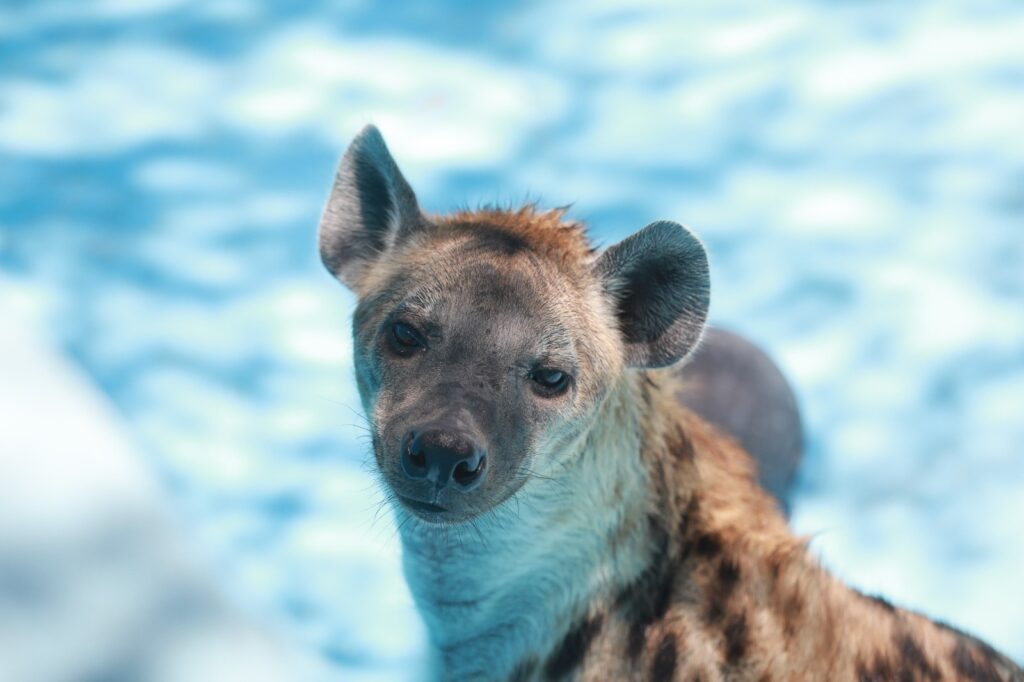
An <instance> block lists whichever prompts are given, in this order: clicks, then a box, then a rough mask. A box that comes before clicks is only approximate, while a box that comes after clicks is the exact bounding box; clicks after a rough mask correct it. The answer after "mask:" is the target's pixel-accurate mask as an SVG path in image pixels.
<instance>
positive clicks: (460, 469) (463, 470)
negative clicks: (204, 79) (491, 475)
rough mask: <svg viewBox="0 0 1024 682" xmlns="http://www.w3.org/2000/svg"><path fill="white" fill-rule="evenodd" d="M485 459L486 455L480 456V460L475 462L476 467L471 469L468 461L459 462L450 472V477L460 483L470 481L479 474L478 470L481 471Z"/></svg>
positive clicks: (464, 483) (463, 483)
mask: <svg viewBox="0 0 1024 682" xmlns="http://www.w3.org/2000/svg"><path fill="white" fill-rule="evenodd" d="M486 461H487V458H486V457H481V458H480V461H479V462H477V464H476V468H475V469H472V470H470V468H469V462H468V461H462V462H459V464H458V466H456V467H455V471H453V472H452V478H454V479H455V482H456V483H459V484H461V485H466V484H468V483H472V482H473V480H475V479H476V478H477V477H478V476H479V475H480V472H481V471H483V469H484V462H486Z"/></svg>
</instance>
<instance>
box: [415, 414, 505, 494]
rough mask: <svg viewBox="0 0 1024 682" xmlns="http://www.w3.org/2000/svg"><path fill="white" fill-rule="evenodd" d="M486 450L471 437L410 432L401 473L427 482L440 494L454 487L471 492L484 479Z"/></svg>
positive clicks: (441, 431)
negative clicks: (445, 489) (443, 489)
mask: <svg viewBox="0 0 1024 682" xmlns="http://www.w3.org/2000/svg"><path fill="white" fill-rule="evenodd" d="M486 459H487V458H486V457H485V456H484V451H483V448H481V447H480V446H479V445H477V444H476V443H475V442H474V441H473V439H472V438H471V437H469V435H467V434H465V433H462V432H460V431H455V430H448V429H437V428H434V429H430V428H428V429H424V430H420V431H410V432H409V433H408V434H407V435H406V436H405V440H404V441H403V442H402V470H403V471H405V474H406V476H408V477H409V478H416V479H420V478H425V479H427V480H428V481H432V482H433V483H434V485H435V486H437V488H438V490H440V489H441V488H444V487H446V486H451V487H453V488H456V489H457V490H461V491H463V492H469V491H470V490H472V489H473V488H475V487H477V486H478V485H480V482H481V481H483V479H484V468H485V467H484V465H485V463H486Z"/></svg>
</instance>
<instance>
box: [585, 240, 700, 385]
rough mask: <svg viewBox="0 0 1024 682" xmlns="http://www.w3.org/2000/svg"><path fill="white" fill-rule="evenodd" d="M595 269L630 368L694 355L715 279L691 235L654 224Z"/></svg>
mask: <svg viewBox="0 0 1024 682" xmlns="http://www.w3.org/2000/svg"><path fill="white" fill-rule="evenodd" d="M595 267H596V271H597V274H598V276H599V277H600V279H601V281H602V284H603V286H604V289H605V292H606V295H608V296H609V297H610V298H611V301H612V303H613V305H614V309H615V314H616V318H617V320H618V325H619V330H620V332H621V333H622V340H623V343H624V344H625V348H626V363H627V364H628V365H629V366H630V367H636V368H655V367H666V366H668V365H672V364H674V363H676V362H679V361H680V360H682V359H683V358H685V357H686V356H687V355H688V354H689V353H690V351H692V350H693V348H694V347H695V346H696V345H697V343H698V342H699V340H700V337H701V334H702V333H703V331H704V325H705V323H706V321H707V315H708V305H709V303H710V276H709V272H708V259H707V253H706V252H705V250H704V245H703V244H701V242H700V240H699V239H698V238H697V237H696V236H695V235H694V234H693V233H692V232H690V231H689V230H687V229H686V228H685V227H683V226H682V225H680V224H679V223H675V222H672V221H668V220H662V221H658V222H654V223H651V224H650V225H648V226H647V227H645V228H643V229H642V230H640V231H639V232H637V233H636V234H634V235H632V236H630V237H627V238H626V239H624V240H622V241H621V242H619V243H618V244H615V245H614V246H611V247H609V248H608V249H607V250H606V251H605V252H604V253H602V254H601V256H600V257H599V258H598V260H597V263H596V266H595Z"/></svg>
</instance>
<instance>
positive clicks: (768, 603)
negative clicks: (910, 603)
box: [435, 207, 1024, 681]
mask: <svg viewBox="0 0 1024 682" xmlns="http://www.w3.org/2000/svg"><path fill="white" fill-rule="evenodd" d="M561 219H562V213H561V212H559V211H554V212H548V213H539V212H536V211H535V210H533V208H532V207H527V208H524V209H521V210H519V211H516V212H507V211H496V210H488V211H483V212H462V213H458V214H455V215H454V216H452V217H450V218H446V219H441V220H438V221H437V222H436V223H435V224H436V225H437V228H436V229H437V230H439V231H441V232H443V233H446V234H445V235H444V236H445V237H450V236H457V235H458V234H459V233H460V232H462V231H464V230H467V231H470V232H471V233H472V235H473V237H474V238H478V237H479V235H480V230H481V229H482V230H491V231H495V232H496V233H498V234H499V235H501V236H503V237H508V238H509V239H508V240H507V241H504V242H501V243H499V244H498V246H499V247H500V246H501V244H502V243H503V244H504V246H505V247H507V248H506V251H507V253H506V255H510V254H511V252H513V251H515V250H517V248H518V247H522V248H526V249H528V250H529V251H531V252H532V253H535V254H539V255H541V256H542V257H543V258H545V259H546V260H547V261H548V262H549V263H550V264H551V265H554V266H555V267H557V269H558V270H559V271H560V274H562V275H564V276H566V277H567V278H578V279H577V281H579V279H583V277H582V275H583V273H585V272H586V269H587V267H588V266H589V263H590V261H591V258H592V254H593V251H592V249H591V248H590V246H589V244H588V243H587V241H586V238H585V235H584V233H583V231H582V228H581V227H580V226H579V225H577V224H568V225H566V224H563V223H562V222H561ZM435 236H437V235H435ZM498 251H499V252H500V251H502V248H498ZM599 345H600V344H599ZM625 382H626V383H627V384H630V385H627V386H626V388H625V389H624V390H627V391H633V392H634V393H635V395H636V396H637V399H638V400H640V401H641V402H642V405H643V410H642V414H643V415H644V416H643V420H644V421H643V423H641V424H638V425H636V426H638V427H639V428H641V429H642V432H643V434H644V436H643V448H642V453H641V458H642V461H643V466H645V467H646V468H647V470H648V474H649V476H648V480H649V491H648V495H649V505H648V516H647V518H646V519H645V520H643V524H644V525H645V526H646V530H645V532H646V533H647V538H648V543H647V547H648V549H649V551H650V557H649V559H648V563H647V568H646V569H644V570H643V571H642V572H641V573H640V574H639V575H636V576H629V577H628V578H627V577H624V578H623V579H622V580H621V581H619V584H618V585H615V586H614V587H610V589H609V591H608V593H607V594H599V595H595V597H594V599H593V601H592V603H591V604H590V606H589V611H588V612H587V613H586V614H584V615H583V616H582V617H581V618H580V619H579V620H578V621H577V622H574V623H570V624H568V625H567V627H566V630H565V632H564V633H563V635H562V638H561V640H559V641H558V642H554V643H553V646H552V650H551V651H550V652H547V653H546V655H545V656H544V657H543V658H542V659H541V660H540V662H538V661H537V660H535V659H530V660H525V661H523V662H522V664H521V666H520V667H519V668H518V669H517V672H516V675H515V679H533V678H538V679H557V678H561V677H563V676H568V677H572V676H575V677H576V678H577V679H580V680H608V679H657V680H706V681H711V680H725V679H729V680H812V679H813V680H952V679H977V680H987V679H993V680H1021V679H1024V676H1022V674H1021V672H1020V670H1019V669H1018V668H1016V666H1014V665H1013V663H1012V662H1010V661H1009V660H1008V659H1006V658H1004V657H1002V656H1001V655H999V654H997V653H996V652H994V651H993V650H992V649H991V648H989V647H987V646H986V645H984V644H982V643H980V642H978V641H977V640H974V639H973V638H970V637H968V636H965V635H963V634H961V633H959V632H957V631H955V630H953V629H950V628H947V627H944V626H942V625H939V624H936V623H933V622H932V621H929V620H928V619H926V618H924V617H922V616H920V615H917V614H915V613H911V612H909V611H905V610H903V609H899V608H895V607H893V606H892V605H890V604H888V603H887V602H885V601H884V600H879V599H873V598H868V597H865V596H864V595H861V594H860V593H858V592H856V591H855V590H852V589H850V588H847V587H845V586H844V585H842V584H841V583H839V582H838V581H836V580H835V579H834V578H832V577H831V576H830V575H829V574H828V573H827V572H826V571H825V570H824V569H822V568H821V566H820V565H819V564H818V562H817V561H815V560H814V559H813V557H812V556H811V555H810V553H809V552H808V549H807V545H806V541H805V540H802V539H799V538H796V537H794V536H793V535H792V534H791V533H790V531H789V529H788V528H787V526H786V523H785V521H784V519H783V517H782V515H781V514H780V513H779V510H778V509H777V507H776V504H775V502H774V500H773V499H772V498H771V497H770V496H768V495H767V494H766V493H765V492H764V491H763V490H761V489H760V488H759V487H758V486H757V484H756V477H755V471H754V467H753V464H752V462H751V459H750V458H749V457H748V455H747V454H746V453H745V452H743V451H742V450H741V449H740V448H739V446H738V445H737V444H736V443H735V442H734V441H733V440H732V439H730V438H729V437H727V436H726V435H724V434H722V433H720V432H718V431H716V430H715V429H714V428H713V427H711V426H709V425H708V424H706V423H704V422H702V421H701V420H700V419H699V418H698V417H697V416H696V415H694V414H693V413H691V412H689V411H687V410H686V409H685V408H683V407H682V406H680V404H679V402H678V399H677V394H678V393H679V392H680V391H681V390H685V387H680V386H679V385H678V383H677V379H676V378H675V376H674V375H673V373H672V371H671V370H661V371H646V372H633V373H630V374H627V375H626V378H625ZM623 426H627V425H623ZM636 523H637V520H635V519H627V521H626V522H625V523H623V525H622V527H621V528H620V531H621V532H620V533H619V534H618V535H619V536H620V537H612V538H611V539H610V542H609V551H610V552H616V551H621V550H620V549H619V548H620V542H619V540H620V539H621V537H624V536H625V535H628V534H629V533H631V532H632V531H633V530H634V526H635V524H636Z"/></svg>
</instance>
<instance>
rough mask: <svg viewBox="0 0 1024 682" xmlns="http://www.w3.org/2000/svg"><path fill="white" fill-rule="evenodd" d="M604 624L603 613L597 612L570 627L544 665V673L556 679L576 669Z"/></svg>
mask: <svg viewBox="0 0 1024 682" xmlns="http://www.w3.org/2000/svg"><path fill="white" fill-rule="evenodd" d="M603 624H604V618H603V617H602V615H601V614H596V615H594V616H591V617H590V618H584V619H583V620H581V621H580V622H578V623H576V625H574V626H573V627H572V628H570V629H569V632H567V633H565V637H563V638H562V641H561V642H560V643H559V644H558V647H556V648H555V651H554V653H552V654H551V658H549V659H548V662H547V664H546V665H545V666H544V674H545V675H547V676H548V678H549V679H553V680H556V679H559V678H561V677H565V676H566V675H568V674H569V673H571V672H572V671H573V670H575V669H576V668H577V666H579V664H580V663H581V662H582V661H583V659H584V657H586V655H587V651H588V650H589V649H590V644H591V643H592V642H593V641H594V638H595V637H597V634H598V633H599V632H600V631H601V626H602V625H603Z"/></svg>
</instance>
